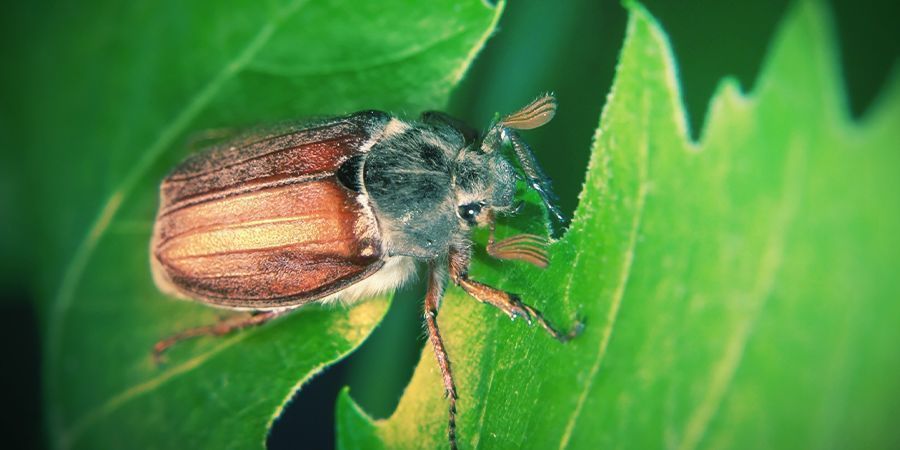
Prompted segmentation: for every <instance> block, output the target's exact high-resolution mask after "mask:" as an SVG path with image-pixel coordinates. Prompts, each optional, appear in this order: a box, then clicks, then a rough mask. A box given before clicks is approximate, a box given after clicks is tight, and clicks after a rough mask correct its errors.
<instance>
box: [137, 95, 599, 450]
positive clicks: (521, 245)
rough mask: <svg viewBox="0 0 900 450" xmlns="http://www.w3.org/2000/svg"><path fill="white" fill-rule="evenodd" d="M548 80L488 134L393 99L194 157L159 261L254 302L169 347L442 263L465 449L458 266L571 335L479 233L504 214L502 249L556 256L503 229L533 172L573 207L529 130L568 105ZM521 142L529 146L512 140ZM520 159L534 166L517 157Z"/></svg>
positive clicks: (176, 192) (496, 302)
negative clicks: (537, 153)
mask: <svg viewBox="0 0 900 450" xmlns="http://www.w3.org/2000/svg"><path fill="white" fill-rule="evenodd" d="M555 112H556V99H555V98H554V97H553V96H552V95H550V94H545V95H543V96H540V97H538V98H537V99H536V100H535V101H533V102H532V103H530V104H529V105H528V106H526V107H524V108H522V109H521V110H519V111H517V112H515V113H513V114H511V115H509V116H506V117H503V118H502V119H500V120H499V121H497V122H496V123H494V124H493V125H492V126H491V127H490V128H489V129H488V131H487V132H486V133H485V134H484V135H483V136H479V134H478V133H477V132H476V131H475V130H473V129H472V128H470V127H468V126H467V125H465V124H464V123H462V122H461V121H459V120H457V119H454V118H452V117H450V116H448V115H446V114H444V113H440V112H427V113H425V114H423V116H422V118H421V120H420V121H418V122H413V121H403V120H400V119H398V118H396V117H393V116H391V115H390V114H387V113H384V112H380V111H364V112H359V113H355V114H351V115H348V116H344V117H339V118H333V119H327V120H324V121H320V122H315V123H313V124H307V125H304V126H302V127H296V128H294V129H290V130H287V131H284V132H281V133H277V134H272V135H265V136H261V137H257V138H252V139H243V140H241V141H238V142H232V143H230V144H224V145H220V146H217V147H214V148H212V149H210V150H208V151H206V152H203V153H199V154H196V155H194V156H191V157H189V158H188V159H187V160H185V161H184V162H183V163H181V164H180V165H179V166H178V167H176V168H175V170H174V171H173V172H172V173H171V174H169V176H168V177H166V179H165V180H163V182H162V186H161V187H160V207H159V212H158V215H157V217H156V222H155V225H154V229H153V240H152V242H151V251H150V254H151V265H152V270H153V277H154V280H155V281H156V284H157V286H158V287H159V288H160V289H161V290H162V291H163V292H165V293H168V294H171V295H174V296H178V297H182V298H188V299H193V300H199V301H201V302H204V303H208V304H211V305H214V306H219V307H225V308H231V309H243V310H250V311H253V312H254V314H252V315H248V316H239V317H232V318H229V319H225V320H223V321H221V322H219V323H217V324H213V325H209V326H205V327H198V328H192V329H188V330H185V331H183V332H181V333H178V334H176V335H173V336H171V337H169V338H167V339H164V340H161V341H160V342H158V343H157V344H156V346H155V347H154V354H155V355H156V356H157V357H158V356H159V355H160V354H161V353H162V352H163V351H165V350H166V349H167V348H169V347H171V346H172V345H173V344H175V343H176V342H178V341H181V340H184V339H187V338H190V337H194V336H201V335H221V334H225V333H228V332H230V331H232V330H236V329H240V328H244V327H247V326H251V325H259V324H262V323H265V322H267V321H269V320H271V319H273V318H275V317H278V316H280V315H282V314H285V313H286V312H287V311H290V310H292V309H294V308H297V307H300V306H303V305H305V304H307V303H314V302H320V303H321V302H330V301H334V300H342V301H345V302H350V301H354V300H358V299H362V298H366V297H371V296H373V295H376V294H378V293H381V292H384V291H386V290H390V289H393V288H395V287H397V286H398V285H400V284H401V283H403V282H404V281H405V280H407V279H408V278H409V276H410V275H411V274H412V273H413V272H414V271H415V264H414V262H415V261H416V260H421V261H425V262H427V264H428V268H429V277H428V288H427V293H426V295H425V306H424V318H425V323H426V325H427V328H428V336H429V338H430V341H431V344H432V346H433V347H434V352H435V355H436V357H437V362H438V365H439V366H440V370H441V374H442V378H443V383H444V388H445V390H446V396H447V399H448V402H449V425H448V434H449V439H450V447H451V448H456V400H457V393H456V387H455V384H454V381H453V376H452V372H451V370H450V359H449V357H448V355H447V351H446V350H445V348H444V344H443V341H442V338H441V334H440V330H439V328H438V324H437V312H438V307H439V306H440V303H441V299H442V297H443V294H444V286H445V282H446V278H447V273H448V272H449V277H450V279H451V280H452V281H453V282H454V283H456V284H457V285H459V286H460V287H461V288H462V289H463V290H465V291H466V292H467V293H468V294H469V295H471V296H473V297H475V298H476V299H478V300H480V301H482V302H484V303H488V304H491V305H493V306H495V307H497V308H499V309H500V310H502V311H503V312H505V313H506V314H507V315H509V316H510V317H511V318H513V319H514V318H516V317H523V318H525V319H526V320H527V321H528V323H531V322H532V321H536V322H538V323H539V324H540V325H541V326H542V327H543V328H544V329H545V330H547V331H548V332H549V333H550V334H551V335H552V336H553V337H554V338H556V339H558V340H560V341H566V340H568V339H570V338H571V337H573V336H574V335H575V334H576V333H577V332H578V331H579V330H580V328H581V326H580V324H577V325H576V326H575V327H574V328H573V330H572V331H571V332H570V333H568V334H563V333H560V332H558V331H557V330H556V329H555V328H554V327H553V326H552V325H551V324H550V323H549V322H548V321H547V320H546V319H544V317H543V316H542V315H541V313H540V312H539V311H538V310H536V309H534V308H532V307H531V306H528V305H526V304H524V303H522V302H521V301H520V300H519V297H518V296H516V295H515V294H511V293H508V292H504V291H501V290H499V289H496V288H493V287H491V286H488V285H485V284H483V283H479V282H478V281H475V280H472V279H470V278H469V274H468V269H469V263H470V257H471V241H470V233H471V230H472V229H473V228H474V227H478V226H489V227H490V237H489V240H488V245H487V253H488V254H489V255H491V256H493V257H496V258H500V259H511V260H520V261H525V262H528V263H531V264H534V265H536V266H539V267H546V265H547V263H548V257H547V253H546V240H545V239H544V238H542V237H539V236H536V235H531V234H521V235H517V236H513V237H511V238H508V239H504V240H502V241H500V242H495V240H494V221H495V218H496V216H497V215H503V214H513V213H515V211H516V209H517V208H516V206H517V205H516V201H515V198H514V197H515V192H516V181H517V180H518V179H521V178H522V177H523V175H524V179H525V181H526V182H527V184H528V185H529V186H530V187H531V188H532V189H534V190H535V191H536V192H537V193H538V194H539V195H540V197H541V198H542V200H543V203H544V204H545V205H546V207H547V209H548V211H549V212H550V214H551V217H552V218H553V219H555V220H557V221H560V222H561V221H562V220H563V219H562V215H561V214H560V212H559V210H558V208H557V207H556V205H555V203H554V202H555V197H554V195H553V193H552V191H551V189H550V183H549V180H548V179H547V177H546V176H544V174H543V172H542V171H541V169H540V167H539V166H538V165H537V163H536V161H535V159H534V156H533V155H532V152H531V150H530V148H529V147H528V145H527V144H526V143H525V141H523V140H522V138H521V137H520V136H519V134H518V132H517V131H516V130H527V129H532V128H536V127H539V126H541V125H543V124H545V123H547V122H548V121H550V119H552V118H553V116H554V114H555ZM504 145H509V146H510V147H511V148H512V152H513V154H514V155H515V158H514V160H513V159H509V160H508V159H507V158H506V157H505V156H504V155H503V154H502V152H501V149H502V147H503V146H504ZM511 161H513V162H517V163H518V166H519V169H520V170H521V175H520V174H519V172H517V170H516V168H515V167H514V166H513V164H512V163H511Z"/></svg>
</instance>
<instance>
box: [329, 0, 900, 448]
mask: <svg viewBox="0 0 900 450" xmlns="http://www.w3.org/2000/svg"><path fill="white" fill-rule="evenodd" d="M628 9H629V12H630V19H629V24H628V31H627V35H626V39H625V43H624V48H623V49H622V52H621V56H620V61H619V66H618V70H617V74H616V78H615V83H614V86H613V88H612V92H611V94H610V96H609V97H608V103H607V105H606V107H605V109H604V112H603V115H602V117H601V120H600V125H599V128H598V130H597V134H596V137H595V142H594V147H593V153H592V156H591V162H590V166H589V168H588V172H587V179H586V181H585V184H584V189H583V191H582V193H581V197H580V204H579V205H578V208H577V211H576V214H575V218H574V220H573V223H572V226H571V228H570V229H569V230H568V232H567V233H566V234H565V235H564V237H563V238H562V239H561V240H559V241H558V242H555V243H554V245H553V248H552V254H553V257H552V262H551V265H550V268H549V269H548V270H546V271H541V270H539V269H535V268H529V267H526V266H523V265H521V264H515V263H505V264H503V263H499V262H496V261H491V260H489V259H487V258H480V262H479V263H477V264H475V265H473V268H472V270H471V272H470V273H471V275H472V276H473V278H475V279H480V280H483V281H485V282H488V283H491V284H494V285H497V286H499V287H502V288H504V289H508V290H510V291H512V292H518V293H521V294H522V297H523V299H524V300H525V301H526V302H530V303H532V304H534V305H535V306H537V307H538V308H539V309H541V310H542V311H544V312H545V314H546V316H548V317H549V318H550V319H551V320H554V321H556V322H557V323H559V324H563V325H568V324H571V323H572V322H573V320H574V319H575V317H576V316H581V317H584V318H585V319H586V324H587V327H586V329H585V331H584V333H583V334H582V335H581V336H580V337H578V338H577V339H575V340H574V341H571V342H569V343H568V344H564V345H563V344H559V343H557V342H555V341H553V340H552V339H550V338H549V337H548V336H547V335H546V333H544V332H543V331H542V330H541V329H540V328H539V327H531V328H529V327H527V326H526V325H525V324H523V323H521V322H510V321H509V320H508V319H507V318H506V317H505V316H503V315H502V314H501V313H500V312H499V311H497V310H494V309H492V308H491V307H489V306H487V305H483V304H479V303H477V302H475V301H473V300H472V299H471V298H467V297H466V296H465V295H464V294H463V293H462V292H461V291H460V290H459V289H455V288H454V289H452V290H450V291H449V293H448V296H447V298H446V299H445V301H444V306H443V307H442V310H441V313H440V318H439V321H440V325H441V329H442V331H443V333H444V339H445V343H446V346H447V348H448V351H449V354H450V358H451V360H452V363H453V369H454V374H455V377H456V382H457V388H458V392H459V395H460V399H459V403H458V408H459V415H458V418H459V420H458V429H457V434H458V436H459V441H460V448H464V449H468V448H553V449H555V448H560V449H562V448H584V449H588V448H589V449H595V448H617V447H618V448H621V447H627V448H673V449H695V448H826V447H828V448H830V447H834V448H895V447H897V446H898V445H900V437H898V436H900V435H898V434H897V433H896V430H895V425H894V424H893V422H894V421H895V416H896V414H892V412H893V413H895V412H896V405H897V404H900V384H898V383H897V373H900V357H898V353H897V350H896V345H897V343H898V342H900V327H898V326H897V318H898V317H900V302H898V301H897V299H898V298H900V278H898V277H897V276H896V274H897V270H898V265H897V262H896V259H897V256H896V255H897V254H898V252H900V240H898V238H897V231H898V230H900V210H898V209H897V207H896V205H898V204H900V178H898V177H897V167H900V152H897V148H896V144H897V142H900V128H898V127H897V126H896V125H897V122H896V119H897V117H900V77H896V76H895V77H894V79H893V84H892V85H891V89H889V90H888V91H887V92H885V93H884V94H883V96H882V98H881V100H880V102H878V104H877V106H876V107H875V108H874V109H873V110H872V111H871V112H870V113H869V114H868V116H867V117H866V118H865V119H864V120H862V121H861V122H859V123H854V122H852V121H851V120H850V119H849V118H848V117H849V115H848V113H847V108H846V105H845V104H844V102H845V99H844V93H843V88H842V85H841V80H840V77H839V69H838V64H837V62H836V59H835V56H834V55H835V52H836V50H835V46H834V44H833V43H832V42H831V33H832V30H831V24H830V22H829V21H828V20H827V15H826V14H825V12H824V11H823V8H822V6H821V5H819V4H818V3H814V2H799V3H798V4H797V5H796V6H795V8H794V9H793V10H792V12H791V13H790V14H789V16H788V17H787V19H786V20H785V23H784V25H783V26H782V28H781V31H780V32H779V34H778V36H777V37H776V39H775V42H774V45H773V47H772V49H771V50H770V52H769V55H768V58H767V62H766V64H765V67H764V70H763V71H762V74H761V75H760V78H759V82H758V84H757V86H756V87H755V88H754V90H753V92H752V93H751V94H744V93H742V92H741V91H740V88H739V87H738V86H737V83H736V82H734V81H733V80H725V81H723V82H722V83H721V85H720V86H719V89H718V91H717V93H716V94H715V96H714V98H713V100H712V103H711V107H710V112H709V118H708V120H707V122H706V124H705V126H704V130H703V133H702V138H701V139H700V140H699V142H692V141H691V140H690V138H689V136H688V133H687V131H686V130H687V126H686V119H685V113H684V111H683V106H682V103H681V99H680V93H679V84H678V80H677V76H676V68H675V65H674V61H673V58H672V56H671V50H670V45H669V42H668V39H667V37H666V34H665V33H664V32H663V31H662V30H661V28H660V26H659V24H658V23H657V22H656V21H655V20H654V19H653V18H652V17H651V16H650V15H649V14H648V13H647V11H645V10H644V9H643V8H642V7H641V6H639V5H636V4H631V5H630V6H628ZM561 107H562V108H565V105H564V104H563V105H561ZM532 219H535V217H532ZM507 232H511V231H509V230H507ZM481 242H482V243H483V241H481ZM481 256H483V255H481ZM446 427H447V404H446V400H445V399H444V398H443V388H442V383H441V380H440V376H439V372H438V369H437V365H436V363H435V361H434V356H433V355H432V354H431V349H430V348H426V349H425V350H424V351H423V353H422V359H421V361H420V363H419V366H418V367H417V369H416V372H415V374H414V376H413V380H412V382H411V384H410V385H409V387H408V388H407V390H406V393H405V394H404V396H403V398H402V400H401V402H400V405H399V407H398V409H397V411H396V412H395V413H394V414H393V416H392V417H390V418H389V419H386V420H377V421H373V420H371V419H370V418H369V417H367V416H366V415H365V412H364V411H362V409H361V408H359V407H358V406H357V405H356V404H355V403H354V402H353V400H352V399H351V397H350V396H349V395H348V394H347V391H345V392H344V394H343V395H342V396H341V397H340V398H339V403H338V431H339V433H338V436H339V437H338V438H339V444H340V447H341V448H343V449H358V448H359V449H361V448H366V449H370V448H385V449H414V448H446V446H447V442H446Z"/></svg>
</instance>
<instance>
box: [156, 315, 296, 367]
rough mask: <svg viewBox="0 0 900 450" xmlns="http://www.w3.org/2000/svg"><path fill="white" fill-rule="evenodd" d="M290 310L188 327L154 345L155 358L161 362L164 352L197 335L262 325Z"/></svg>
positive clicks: (217, 333) (215, 333) (216, 333)
mask: <svg viewBox="0 0 900 450" xmlns="http://www.w3.org/2000/svg"><path fill="white" fill-rule="evenodd" d="M287 311H288V310H277V311H264V312H261V313H258V314H253V315H249V316H244V315H241V316H236V317H228V318H226V319H222V320H220V321H218V322H216V323H214V324H212V325H204V326H201V327H195V328H188V329H187V330H184V331H181V332H179V333H176V334H173V335H172V336H169V337H167V338H165V339H163V340H161V341H159V342H157V343H156V345H154V346H153V359H154V360H155V361H156V362H157V363H159V362H160V361H161V359H162V354H163V353H164V352H165V351H166V350H168V349H169V348H170V347H172V346H173V345H175V344H177V343H179V342H181V341H184V340H187V339H191V338H195V337H200V336H222V335H225V334H228V333H231V332H232V331H236V330H240V329H243V328H247V327H251V326H258V325H262V324H264V323H266V322H268V321H270V320H272V319H274V318H276V317H278V316H280V315H282V314H284V313H286V312H287Z"/></svg>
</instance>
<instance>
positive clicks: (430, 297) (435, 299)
mask: <svg viewBox="0 0 900 450" xmlns="http://www.w3.org/2000/svg"><path fill="white" fill-rule="evenodd" d="M436 264H437V263H436V262H432V263H431V264H430V265H429V279H428V292H427V293H426V294H425V324H426V326H427V327H428V338H429V340H431V346H432V347H434V356H435V357H436V358H437V362H438V366H439V367H440V368H441V378H442V379H443V381H444V394H445V395H446V396H447V401H448V402H449V403H450V405H449V414H450V418H449V423H448V427H447V435H448V437H449V438H450V448H451V449H452V450H456V400H457V398H458V397H457V396H456V384H455V383H454V382H453V372H451V371H450V357H449V356H448V355H447V349H446V348H445V347H444V340H443V338H441V330H440V328H438V324H437V312H438V308H439V307H440V305H441V299H442V298H443V297H444V279H445V277H446V273H445V272H444V271H443V270H440V269H438V267H437V266H436Z"/></svg>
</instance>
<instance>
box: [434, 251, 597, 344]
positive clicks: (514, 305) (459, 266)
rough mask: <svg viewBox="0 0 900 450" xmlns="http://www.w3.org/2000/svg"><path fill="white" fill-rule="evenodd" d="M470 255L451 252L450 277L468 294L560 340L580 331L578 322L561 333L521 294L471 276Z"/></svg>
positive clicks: (567, 338) (581, 326) (575, 334)
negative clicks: (493, 285) (504, 289)
mask: <svg viewBox="0 0 900 450" xmlns="http://www.w3.org/2000/svg"><path fill="white" fill-rule="evenodd" d="M468 269H469V255H468V254H466V253H465V252H463V251H455V250H453V251H451V252H450V278H451V279H452V280H453V282H454V283H456V284H457V285H458V286H459V287H461V288H462V289H463V290H464V291H466V293H467V294H469V295H471V296H472V297H475V299H476V300H478V301H480V302H482V303H487V304H489V305H493V306H494V307H496V308H497V309H499V310H501V311H503V312H504V313H506V315H507V316H509V317H510V318H511V319H515V318H516V317H524V318H525V320H526V321H527V322H528V324H529V325H531V323H532V321H536V322H537V323H538V324H540V325H541V327H542V328H544V330H546V331H547V332H548V333H550V335H551V336H553V338H554V339H556V340H558V341H560V342H566V341H568V340H570V339H572V338H574V337H575V336H577V335H578V334H579V333H581V330H582V328H583V324H582V323H581V322H578V323H576V324H575V326H574V327H573V328H572V329H571V330H570V331H569V332H568V333H561V332H560V331H559V330H557V329H556V327H554V326H553V325H552V324H551V323H550V322H549V321H548V320H547V319H545V318H544V315H543V314H541V312H540V311H538V310H537V309H536V308H534V307H532V306H529V305H526V304H525V303H522V301H521V300H520V299H519V296H518V295H516V294H512V293H509V292H506V291H501V290H500V289H497V288H494V287H491V286H488V285H486V284H484V283H481V282H478V281H475V280H472V279H470V278H469V274H468Z"/></svg>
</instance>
